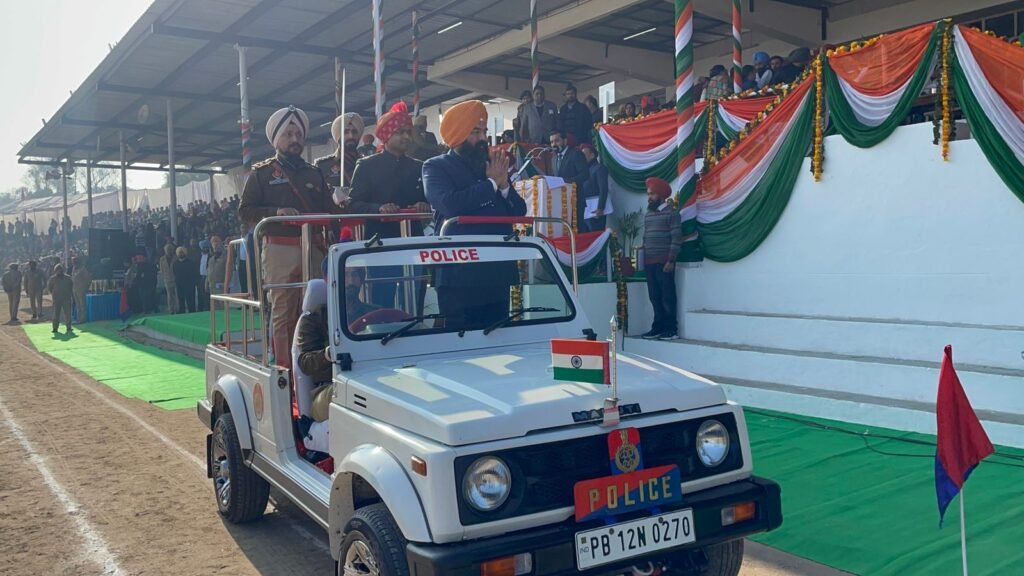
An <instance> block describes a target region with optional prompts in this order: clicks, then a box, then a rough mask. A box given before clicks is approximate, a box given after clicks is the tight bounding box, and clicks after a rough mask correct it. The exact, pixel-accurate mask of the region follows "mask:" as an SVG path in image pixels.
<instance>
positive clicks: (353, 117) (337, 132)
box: [331, 112, 366, 144]
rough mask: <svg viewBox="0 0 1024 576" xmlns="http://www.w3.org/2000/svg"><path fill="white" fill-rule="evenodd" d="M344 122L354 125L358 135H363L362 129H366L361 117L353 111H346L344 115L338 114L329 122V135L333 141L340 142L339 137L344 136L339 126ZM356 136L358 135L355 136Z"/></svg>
mask: <svg viewBox="0 0 1024 576" xmlns="http://www.w3.org/2000/svg"><path fill="white" fill-rule="evenodd" d="M343 123H344V125H345V126H348V125H350V124H351V125H352V126H353V127H355V129H356V132H359V136H362V135H363V130H366V124H365V123H364V122H363V117H362V116H360V115H359V114H356V113H355V112H346V113H345V115H344V116H338V117H337V118H335V119H334V122H331V137H333V138H334V141H335V142H337V143H339V144H341V143H342V141H341V139H342V138H343V137H344V134H342V133H341V132H342V129H341V126H342V124H343ZM357 138H358V137H357Z"/></svg>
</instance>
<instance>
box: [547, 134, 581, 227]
mask: <svg viewBox="0 0 1024 576" xmlns="http://www.w3.org/2000/svg"><path fill="white" fill-rule="evenodd" d="M551 150H552V152H553V153H554V155H555V156H554V158H552V168H553V172H554V173H553V176H558V177H559V178H561V179H562V180H565V182H566V184H569V183H572V184H575V185H576V216H575V217H576V222H583V207H584V206H585V205H586V201H585V199H584V197H583V192H584V186H586V183H587V180H588V179H589V178H590V169H589V168H588V167H587V160H586V159H585V158H584V157H583V154H582V153H581V152H580V151H579V150H577V149H576V148H574V147H571V146H569V144H568V142H566V141H565V134H562V133H561V132H557V131H556V132H552V133H551ZM563 217H564V218H565V219H566V220H568V219H569V215H568V214H563Z"/></svg>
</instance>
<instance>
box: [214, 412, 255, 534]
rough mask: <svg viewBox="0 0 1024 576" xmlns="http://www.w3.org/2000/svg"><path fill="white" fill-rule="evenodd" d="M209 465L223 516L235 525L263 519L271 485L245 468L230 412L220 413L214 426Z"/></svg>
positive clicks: (218, 507)
mask: <svg viewBox="0 0 1024 576" xmlns="http://www.w3.org/2000/svg"><path fill="white" fill-rule="evenodd" d="M210 464H211V470H212V471H213V494H214V497H215V498H216V499H217V510H219V511H220V513H221V515H222V516H224V517H225V518H227V519H228V521H229V522H232V523H234V524H239V523H242V522H249V521H252V520H256V519H257V518H259V517H261V516H263V512H264V511H266V509H267V500H268V498H269V497H270V484H268V483H267V481H266V480H264V479H263V478H261V477H260V476H259V475H257V474H256V473H255V472H253V471H252V470H251V469H250V468H249V467H247V466H246V465H245V460H244V458H243V457H242V447H241V445H240V444H239V443H238V432H237V431H236V429H235V420H234V418H232V417H231V414H230V413H226V414H222V415H221V416H220V417H219V418H217V422H216V423H215V424H214V425H213V443H212V446H211V450H210Z"/></svg>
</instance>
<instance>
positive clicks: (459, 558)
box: [406, 476, 782, 576]
mask: <svg viewBox="0 0 1024 576" xmlns="http://www.w3.org/2000/svg"><path fill="white" fill-rule="evenodd" d="M751 501H752V502H755V505H756V514H755V515H754V517H753V518H752V519H750V520H746V521H744V522H740V523H737V524H732V525H729V526H722V520H721V518H722V509H723V508H728V507H730V506H731V505H733V504H739V503H742V502H751ZM687 508H691V509H692V510H693V519H694V530H695V534H696V541H694V542H691V543H689V544H683V545H680V546H677V547H675V548H669V549H665V550H659V551H656V552H652V553H649V554H645V555H641V556H635V557H632V558H629V559H627V560H621V561H617V562H612V563H609V564H605V565H602V566H597V567H595V568H591V569H589V570H585V571H580V570H577V567H576V549H575V535H576V533H577V532H580V531H584V530H588V529H591V528H596V527H600V526H601V525H602V523H601V522H588V523H585V524H578V523H576V522H574V521H573V520H568V521H566V522H562V523H559V524H555V525H549V526H542V527H539V528H534V529H530V530H523V531H520V532H514V533H511V534H505V535H502V536H496V537H493V538H484V539H480V540H471V541H467V542H459V543H453V544H421V543H418V542H417V543H410V544H409V545H408V547H407V548H406V555H407V557H408V559H409V573H410V575H411V576H441V575H444V576H470V575H472V576H480V567H481V564H483V563H484V562H486V561H488V560H493V559H497V558H502V557H507V556H512V555H515V554H521V553H526V552H529V553H531V554H532V555H533V571H532V572H530V575H531V576H558V575H569V574H585V575H586V574H591V575H597V574H608V573H614V572H615V571H616V570H618V573H621V572H622V571H624V570H625V569H628V568H629V567H630V566H633V565H637V564H645V563H646V562H648V561H652V560H661V559H665V558H668V557H671V556H673V555H678V554H679V553H680V552H684V551H687V550H694V549H698V548H702V547H705V546H709V545H712V544H718V543H721V542H726V541H729V540H735V539H737V538H743V537H745V536H749V535H751V534H756V533H758V532H767V531H769V530H774V529H776V528H778V527H779V526H780V525H781V524H782V501H781V496H780V489H779V485H778V484H776V483H775V482H772V481H771V480H767V479H764V478H758V477H756V476H755V477H751V478H749V479H747V480H742V481H740V482H733V483H731V484H726V485H724V486H716V487H714V488H709V489H707V490H702V491H700V492H697V493H694V494H689V495H686V496H685V497H684V498H683V501H682V502H680V503H678V504H675V505H672V506H665V507H662V508H661V510H660V511H661V512H663V513H664V512H670V511H672V510H683V509H687ZM620 569H621V570H620Z"/></svg>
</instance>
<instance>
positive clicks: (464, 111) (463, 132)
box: [441, 100, 487, 148]
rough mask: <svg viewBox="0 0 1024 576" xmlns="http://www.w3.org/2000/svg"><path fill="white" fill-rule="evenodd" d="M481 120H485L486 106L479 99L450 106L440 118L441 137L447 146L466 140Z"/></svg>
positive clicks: (453, 146) (452, 146)
mask: <svg viewBox="0 0 1024 576" xmlns="http://www.w3.org/2000/svg"><path fill="white" fill-rule="evenodd" d="M481 120H483V121H485V122H486V121H487V108H485V107H484V103H483V102H481V101H479V100H466V101H465V102H460V103H458V104H456V105H455V106H452V107H451V108H449V109H448V111H447V112H445V113H444V117H443V118H441V139H442V140H444V143H445V144H447V145H448V147H449V148H456V147H458V146H459V144H462V143H463V142H465V141H466V138H469V135H470V134H471V133H472V132H473V128H476V125H477V123H478V122H480V121H481Z"/></svg>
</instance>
